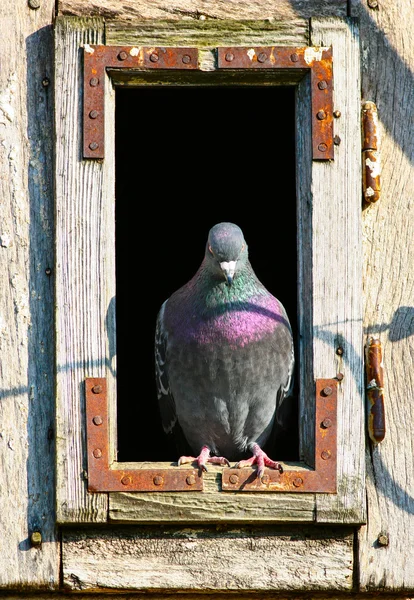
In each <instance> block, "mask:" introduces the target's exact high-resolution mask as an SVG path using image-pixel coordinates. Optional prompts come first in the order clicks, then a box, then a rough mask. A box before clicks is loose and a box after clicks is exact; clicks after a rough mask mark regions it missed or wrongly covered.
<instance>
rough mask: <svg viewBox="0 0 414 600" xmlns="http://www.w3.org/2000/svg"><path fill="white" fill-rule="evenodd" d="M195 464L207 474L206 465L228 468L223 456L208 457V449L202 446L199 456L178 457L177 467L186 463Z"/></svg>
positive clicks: (227, 462)
mask: <svg viewBox="0 0 414 600" xmlns="http://www.w3.org/2000/svg"><path fill="white" fill-rule="evenodd" d="M193 462H196V463H197V465H198V468H199V469H200V471H201V472H204V473H208V469H207V465H206V463H211V464H213V465H225V466H227V467H229V466H230V463H229V461H228V460H227V458H224V456H210V448H208V447H207V446H203V447H202V448H201V452H200V454H199V456H197V457H196V456H180V458H179V459H178V466H180V465H185V464H187V463H193Z"/></svg>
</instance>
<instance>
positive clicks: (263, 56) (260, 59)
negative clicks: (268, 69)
mask: <svg viewBox="0 0 414 600" xmlns="http://www.w3.org/2000/svg"><path fill="white" fill-rule="evenodd" d="M266 61H267V54H265V53H264V52H261V53H260V54H259V56H258V57H257V62H259V63H264V62H266Z"/></svg>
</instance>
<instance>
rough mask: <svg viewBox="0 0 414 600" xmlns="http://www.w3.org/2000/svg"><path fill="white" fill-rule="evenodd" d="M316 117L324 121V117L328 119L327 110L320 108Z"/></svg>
mask: <svg viewBox="0 0 414 600" xmlns="http://www.w3.org/2000/svg"><path fill="white" fill-rule="evenodd" d="M316 118H317V119H318V120H319V121H323V120H324V119H326V112H325V111H324V110H318V112H317V113H316Z"/></svg>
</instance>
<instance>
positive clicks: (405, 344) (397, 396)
mask: <svg viewBox="0 0 414 600" xmlns="http://www.w3.org/2000/svg"><path fill="white" fill-rule="evenodd" d="M352 10H353V13H354V14H355V16H358V17H359V19H360V23H361V36H362V43H363V55H362V63H361V68H362V100H363V102H365V101H367V100H372V101H374V102H375V103H376V104H377V107H378V113H379V134H380V136H381V157H382V186H381V187H382V190H381V198H380V200H379V201H378V202H377V203H376V204H374V205H372V206H370V207H368V208H366V210H364V213H363V233H364V296H365V315H364V332H365V334H366V340H368V339H369V338H370V337H374V338H376V337H378V338H379V339H380V340H381V343H382V348H383V365H384V373H385V382H384V396H385V417H386V429H387V431H386V435H385V439H384V441H383V442H381V443H380V444H379V445H377V446H373V445H371V446H370V448H369V449H368V452H367V471H368V478H367V502H368V515H369V520H368V523H367V526H366V527H364V528H362V529H361V531H360V536H359V561H360V565H359V579H360V586H361V589H362V590H364V591H372V592H376V591H378V590H380V591H381V593H383V592H384V591H388V592H391V591H394V593H395V594H401V593H404V591H406V592H407V590H410V591H411V593H412V590H414V561H413V557H414V486H413V474H414V452H413V428H412V423H413V422H414V354H413V337H412V336H413V332H414V309H413V299H414V269H413V265H414V244H413V220H414V203H413V200H412V199H413V197H414V172H413V165H414V136H413V128H412V122H413V115H414V93H413V90H414V76H413V73H414V33H413V32H414V11H413V6H412V3H407V2H405V1H404V0H397V1H396V2H391V3H381V4H379V8H378V9H377V10H371V9H370V8H369V7H368V6H367V5H366V4H365V3H364V2H360V1H359V0H353V2H352ZM381 533H384V534H385V537H382V538H380V539H378V538H379V535H380V534H381ZM386 538H388V545H383V546H382V545H381V543H384V542H385V540H386Z"/></svg>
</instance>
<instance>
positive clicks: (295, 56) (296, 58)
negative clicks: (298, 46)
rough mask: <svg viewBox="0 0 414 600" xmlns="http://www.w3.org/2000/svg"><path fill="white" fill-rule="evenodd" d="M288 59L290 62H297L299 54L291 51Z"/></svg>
mask: <svg viewBox="0 0 414 600" xmlns="http://www.w3.org/2000/svg"><path fill="white" fill-rule="evenodd" d="M290 60H291V61H292V62H298V60H299V54H296V52H293V54H291V55H290Z"/></svg>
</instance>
